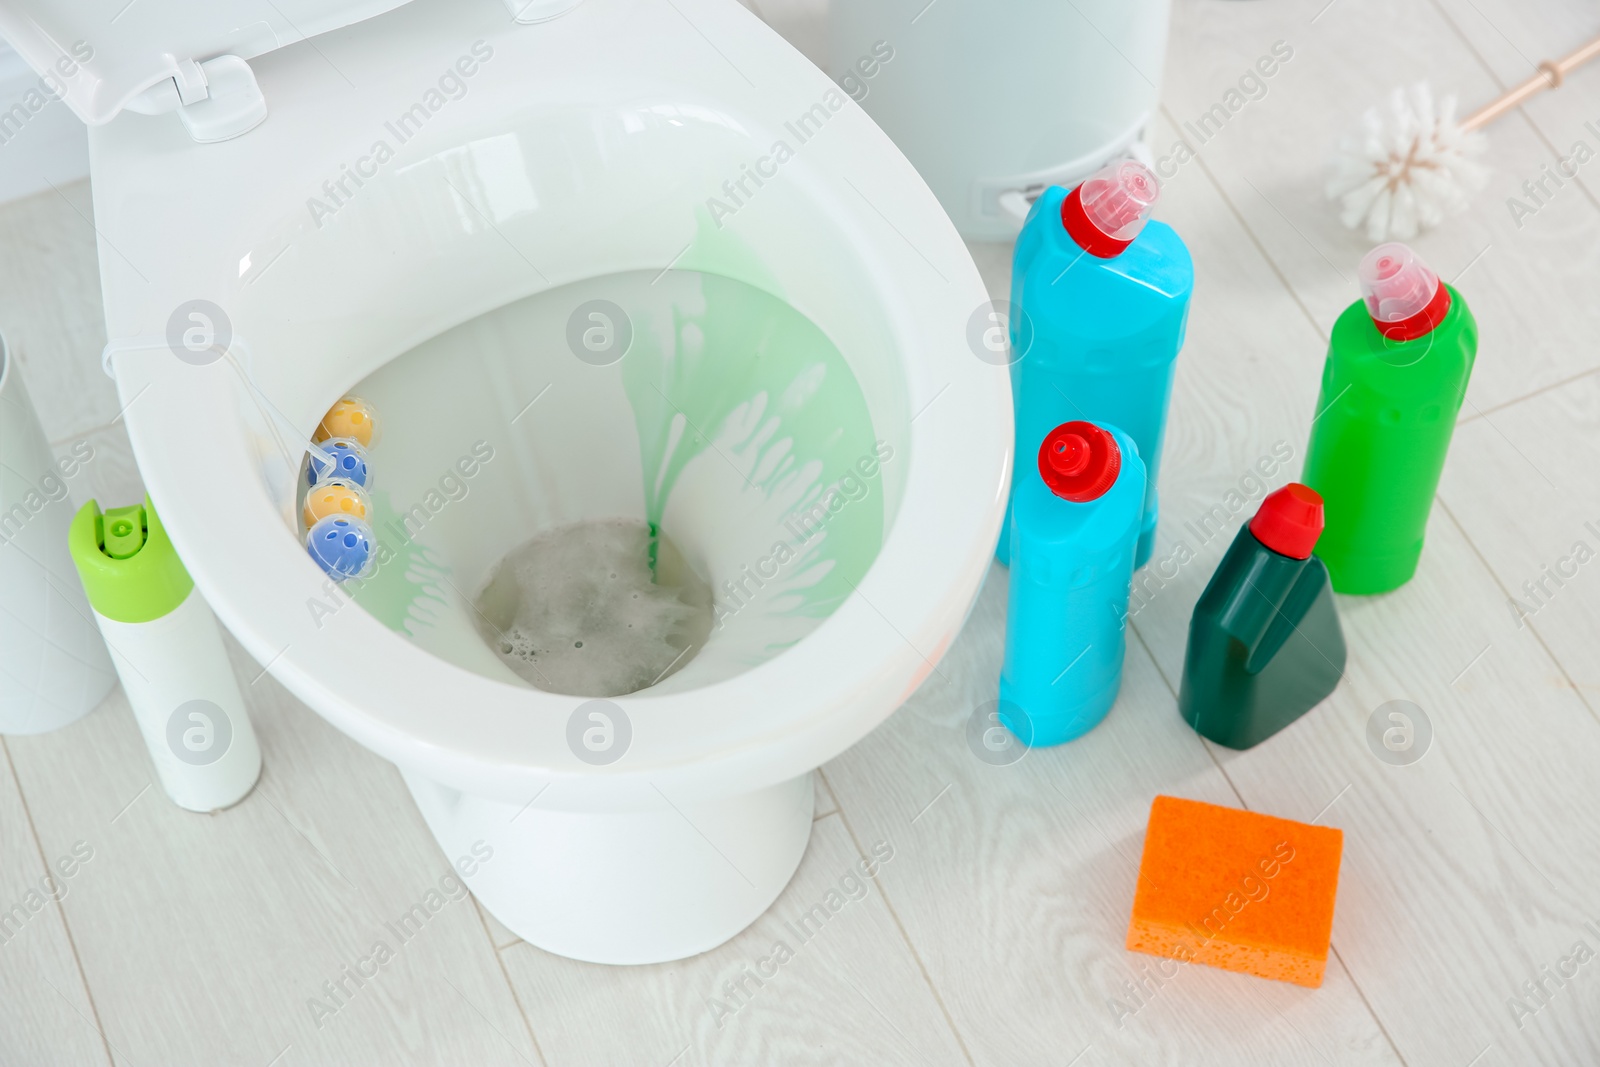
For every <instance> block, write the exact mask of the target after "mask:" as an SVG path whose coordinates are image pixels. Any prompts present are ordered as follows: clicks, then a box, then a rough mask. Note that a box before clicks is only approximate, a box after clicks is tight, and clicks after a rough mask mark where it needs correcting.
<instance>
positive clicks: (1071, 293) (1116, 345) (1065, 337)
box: [995, 160, 1194, 567]
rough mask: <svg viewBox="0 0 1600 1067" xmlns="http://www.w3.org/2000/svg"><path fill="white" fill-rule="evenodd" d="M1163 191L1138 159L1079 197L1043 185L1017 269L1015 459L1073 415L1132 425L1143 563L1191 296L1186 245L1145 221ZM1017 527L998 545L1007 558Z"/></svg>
mask: <svg viewBox="0 0 1600 1067" xmlns="http://www.w3.org/2000/svg"><path fill="white" fill-rule="evenodd" d="M1157 195H1158V189H1157V186H1156V179H1155V175H1153V174H1151V173H1150V171H1149V170H1148V169H1146V168H1145V167H1144V166H1143V165H1142V164H1139V163H1136V162H1134V161H1132V160H1126V161H1123V162H1121V163H1117V164H1113V165H1112V166H1110V167H1107V168H1106V169H1105V170H1102V171H1100V172H1099V173H1098V174H1095V175H1094V176H1093V177H1091V178H1089V179H1088V180H1087V181H1085V182H1084V183H1083V184H1082V185H1080V186H1078V187H1077V188H1076V189H1073V190H1072V191H1071V192H1068V191H1067V190H1066V189H1063V188H1061V187H1060V186H1052V187H1051V188H1049V189H1046V190H1045V191H1044V193H1043V194H1042V195H1041V196H1040V197H1039V199H1038V200H1037V201H1036V202H1035V203H1034V205H1033V210H1032V211H1030V212H1029V213H1028V221H1027V222H1026V223H1025V224H1024V226H1023V228H1022V233H1021V235H1020V236H1019V237H1018V238H1017V247H1016V254H1015V258H1014V259H1013V261H1012V272H1011V322H1010V331H1011V347H1012V352H1013V353H1014V354H1015V355H1016V356H1018V357H1020V358H1017V360H1016V362H1014V363H1012V365H1011V396H1012V402H1013V404H1014V405H1015V407H1016V427H1017V431H1016V432H1017V444H1016V455H1017V456H1019V457H1021V456H1031V455H1033V454H1034V452H1036V451H1037V450H1038V448H1039V443H1040V442H1041V441H1043V440H1044V436H1045V434H1047V433H1049V432H1050V430H1051V429H1052V428H1053V427H1055V426H1059V425H1060V424H1061V423H1063V422H1066V421H1068V420H1070V419H1086V420H1089V421H1092V422H1099V423H1110V424H1111V425H1113V426H1117V427H1120V428H1121V429H1122V430H1124V431H1126V432H1127V433H1128V435H1129V436H1131V437H1132V438H1133V440H1134V441H1135V442H1136V443H1137V444H1138V446H1139V456H1140V458H1142V459H1143V460H1144V465H1145V471H1146V474H1147V476H1148V481H1149V484H1148V485H1147V487H1146V489H1145V500H1144V511H1143V515H1142V518H1141V524H1140V529H1139V548H1138V554H1137V556H1136V558H1135V561H1134V566H1135V567H1142V566H1144V564H1145V562H1146V561H1147V560H1148V559H1149V558H1150V552H1151V550H1152V549H1153V548H1154V547H1155V537H1156V513H1157V501H1156V481H1157V475H1158V474H1159V471H1160V467H1161V439H1162V436H1163V434H1164V433H1165V431H1166V424H1167V401H1168V400H1169V399H1170V398H1171V396H1172V373H1173V369H1174V365H1175V363H1176V361H1177V358H1178V350H1179V349H1180V348H1182V347H1183V334H1184V327H1185V325H1186V324H1187V322H1188V318H1189V297H1190V295H1191V294H1192V293H1193V291H1194V264H1193V263H1192V262H1191V260H1190V259H1189V250H1188V249H1187V248H1185V247H1184V244H1183V241H1181V240H1180V239H1179V238H1178V235H1177V234H1176V233H1174V232H1173V231H1172V229H1171V227H1169V226H1167V225H1165V224H1164V223H1160V222H1149V223H1148V224H1147V223H1146V220H1147V219H1148V218H1149V215H1150V211H1151V209H1152V208H1153V207H1154V205H1155V201H1156V197H1157ZM1015 503H1016V490H1015V488H1013V490H1012V505H1013V506H1015ZM1010 525H1011V524H1010V522H1009V520H1008V521H1007V522H1006V524H1005V525H1003V526H1002V527H1001V533H1000V544H999V546H998V548H997V549H996V550H995V558H997V559H998V560H999V561H1000V562H1001V563H1003V564H1008V565H1009V559H1010V546H1009V545H1008V543H1007V536H1008V531H1009V529H1010Z"/></svg>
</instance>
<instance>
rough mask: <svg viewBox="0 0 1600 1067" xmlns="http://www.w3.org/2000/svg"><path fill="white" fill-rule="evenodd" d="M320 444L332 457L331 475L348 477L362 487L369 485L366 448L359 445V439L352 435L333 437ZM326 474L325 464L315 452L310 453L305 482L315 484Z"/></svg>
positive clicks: (369, 477) (369, 476) (369, 473)
mask: <svg viewBox="0 0 1600 1067" xmlns="http://www.w3.org/2000/svg"><path fill="white" fill-rule="evenodd" d="M321 445H322V447H323V448H324V449H325V450H326V451H327V453H328V454H329V455H330V456H331V457H332V458H333V464H334V471H333V472H332V476H335V477H340V478H348V479H349V480H350V481H352V482H354V483H356V484H357V485H359V486H361V487H362V488H367V487H368V486H369V485H370V483H371V472H370V469H369V468H368V466H367V450H366V449H365V448H362V447H361V442H360V441H357V440H355V439H354V438H352V437H333V438H329V439H328V440H326V441H323V442H321ZM328 474H329V472H328V471H327V464H326V463H325V462H324V461H323V460H322V458H321V457H319V456H318V455H317V454H316V453H315V452H313V453H311V462H310V463H309V464H308V465H307V467H306V484H307V485H316V484H317V483H318V482H319V481H321V480H322V479H323V478H324V477H326V476H328Z"/></svg>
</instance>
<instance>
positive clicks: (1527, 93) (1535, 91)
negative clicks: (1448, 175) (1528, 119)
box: [1461, 37, 1600, 133]
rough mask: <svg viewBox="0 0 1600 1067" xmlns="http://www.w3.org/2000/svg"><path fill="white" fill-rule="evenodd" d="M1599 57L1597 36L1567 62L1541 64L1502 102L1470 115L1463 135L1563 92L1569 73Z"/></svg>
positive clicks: (1556, 61) (1464, 125)
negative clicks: (1540, 98)
mask: <svg viewBox="0 0 1600 1067" xmlns="http://www.w3.org/2000/svg"><path fill="white" fill-rule="evenodd" d="M1597 55H1600V37H1596V38H1595V39H1594V40H1592V41H1590V42H1589V43H1588V44H1586V45H1584V46H1583V47H1582V48H1580V49H1578V50H1577V51H1576V52H1574V53H1572V54H1571V55H1569V56H1567V57H1566V58H1565V59H1558V60H1554V61H1551V60H1548V59H1547V60H1545V61H1544V62H1543V63H1540V64H1539V73H1537V74H1535V75H1534V76H1533V77H1531V78H1529V79H1528V80H1527V81H1525V82H1523V83H1522V84H1521V85H1519V86H1517V87H1516V88H1515V89H1512V90H1511V91H1510V92H1508V93H1506V94H1505V95H1504V96H1502V97H1500V99H1498V100H1495V101H1494V102H1492V103H1490V104H1488V105H1486V106H1484V107H1482V108H1479V109H1478V110H1477V111H1475V112H1473V113H1472V114H1471V115H1469V116H1467V118H1466V119H1465V120H1464V121H1463V122H1462V123H1461V130H1462V132H1464V133H1471V132H1472V131H1473V130H1476V129H1479V128H1480V127H1483V126H1487V125H1488V124H1489V123H1491V122H1493V121H1494V120H1495V119H1497V118H1499V117H1500V116H1501V115H1504V114H1505V113H1506V112H1507V111H1510V110H1511V109H1512V108H1514V107H1519V106H1521V104H1522V102H1523V101H1524V100H1527V99H1528V98H1529V97H1533V96H1537V95H1539V94H1540V93H1542V92H1544V91H1545V90H1546V89H1559V88H1560V87H1561V83H1562V82H1564V81H1566V79H1567V75H1568V74H1570V73H1572V72H1573V71H1574V70H1576V69H1577V68H1579V67H1581V66H1583V65H1584V64H1585V63H1587V62H1588V61H1589V60H1591V59H1593V58H1594V57H1595V56H1597Z"/></svg>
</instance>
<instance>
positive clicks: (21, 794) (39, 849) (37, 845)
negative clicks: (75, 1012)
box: [0, 737, 117, 1067]
mask: <svg viewBox="0 0 1600 1067" xmlns="http://www.w3.org/2000/svg"><path fill="white" fill-rule="evenodd" d="M0 750H4V752H5V754H6V768H7V769H8V770H9V771H10V772H11V781H12V784H14V785H15V786H16V789H17V800H18V801H19V802H20V803H21V804H22V814H23V817H24V818H25V819H27V820H28V835H29V836H30V837H32V838H33V849H34V852H36V853H37V854H38V856H39V862H40V864H42V865H43V866H44V869H45V870H46V871H48V870H50V861H49V860H47V859H46V858H45V854H44V843H43V842H41V841H40V840H39V829H38V827H37V826H35V825H34V821H33V808H32V807H30V806H29V805H28V794H27V792H26V791H25V790H24V789H23V788H22V779H21V778H19V777H18V776H17V765H16V761H14V760H13V759H12V758H11V743H10V741H9V740H7V739H6V738H5V737H0ZM55 905H56V914H57V915H58V916H59V917H60V919H61V931H62V933H64V934H65V935H66V938H67V947H68V948H69V949H71V950H72V965H73V966H74V967H76V968H77V969H78V981H79V982H80V983H81V984H82V985H83V995H84V998H85V999H87V1000H88V1001H89V1012H90V1014H91V1015H93V1016H94V1028H95V1032H96V1033H97V1034H98V1035H99V1037H100V1047H101V1048H102V1049H103V1050H104V1051H105V1054H106V1063H107V1064H109V1065H111V1067H115V1065H116V1062H117V1058H116V1056H115V1055H114V1054H113V1053H112V1050H111V1038H109V1037H107V1036H106V1030H105V1023H104V1021H103V1020H102V1019H101V1018H100V1008H99V1006H98V1005H97V1004H96V1003H95V999H94V990H92V989H90V988H89V975H88V973H87V972H86V971H85V970H84V969H83V960H82V958H80V957H79V955H78V942H77V939H76V938H74V937H73V936H72V924H71V923H70V922H68V921H67V906H66V904H65V903H63V902H62V901H61V900H60V899H59V898H58V899H57V900H56V902H55Z"/></svg>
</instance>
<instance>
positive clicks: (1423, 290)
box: [1356, 241, 1450, 341]
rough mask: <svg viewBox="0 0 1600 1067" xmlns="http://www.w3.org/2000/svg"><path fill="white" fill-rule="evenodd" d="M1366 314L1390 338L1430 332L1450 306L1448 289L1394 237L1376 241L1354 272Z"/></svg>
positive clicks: (1396, 339) (1393, 339)
mask: <svg viewBox="0 0 1600 1067" xmlns="http://www.w3.org/2000/svg"><path fill="white" fill-rule="evenodd" d="M1356 273H1357V275H1358V277H1359V278H1360V279H1361V296H1362V299H1364V300H1365V301H1366V302H1367V314H1369V315H1371V316H1372V324H1373V325H1374V326H1376V327H1377V328H1378V332H1379V333H1381V334H1383V336H1385V337H1387V338H1388V339H1389V340H1391V341H1411V340H1415V339H1416V338H1418V337H1423V336H1425V335H1427V334H1428V333H1430V332H1432V330H1433V328H1434V327H1435V326H1438V325H1439V323H1441V322H1443V321H1444V316H1445V312H1447V311H1449V310H1450V290H1449V289H1448V288H1447V287H1445V286H1443V285H1440V284H1439V276H1438V275H1437V274H1435V273H1433V271H1431V270H1429V269H1428V265H1427V264H1426V263H1424V262H1422V260H1421V259H1419V258H1417V254H1416V253H1415V252H1413V251H1412V250H1411V249H1410V248H1409V247H1408V246H1406V245H1403V244H1401V243H1400V242H1398V241H1391V242H1390V243H1388V244H1382V245H1379V246H1378V247H1377V248H1374V249H1373V250H1372V251H1370V252H1368V253H1367V254H1366V256H1365V257H1364V258H1363V259H1362V260H1361V267H1360V268H1359V270H1358V271H1357V272H1356Z"/></svg>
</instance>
